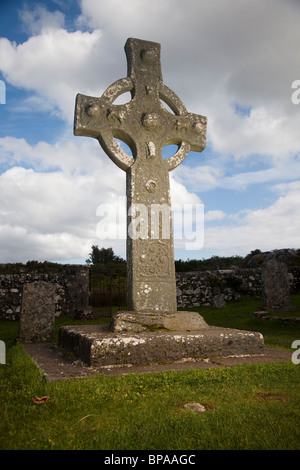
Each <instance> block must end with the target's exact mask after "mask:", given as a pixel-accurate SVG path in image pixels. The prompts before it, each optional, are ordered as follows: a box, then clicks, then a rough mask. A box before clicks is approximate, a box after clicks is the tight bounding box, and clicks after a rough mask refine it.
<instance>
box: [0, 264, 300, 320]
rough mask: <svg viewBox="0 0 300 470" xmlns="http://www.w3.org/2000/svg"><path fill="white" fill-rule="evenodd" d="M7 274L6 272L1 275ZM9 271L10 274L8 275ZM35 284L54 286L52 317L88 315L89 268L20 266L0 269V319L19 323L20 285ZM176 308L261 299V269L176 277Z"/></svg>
mask: <svg viewBox="0 0 300 470" xmlns="http://www.w3.org/2000/svg"><path fill="white" fill-rule="evenodd" d="M5 271H7V272H5ZM8 271H10V272H8ZM35 281H46V282H51V283H52V284H54V286H55V315H56V316H60V315H62V314H64V315H71V316H75V317H82V316H87V315H89V312H88V304H89V282H90V268H89V267H87V266H75V265H69V266H63V267H61V268H60V269H59V272H56V273H55V272H52V273H41V272H30V273H29V272H26V269H25V268H24V266H23V267H22V265H21V266H18V267H17V268H16V267H15V269H13V270H12V269H7V270H5V265H2V267H1V269H0V319H7V320H19V318H20V311H21V302H22V293H23V286H24V284H26V283H30V282H35ZM289 281H290V288H291V293H300V267H299V266H294V267H290V268H289ZM176 284H177V304H178V308H179V309H182V308H189V307H200V306H210V305H212V306H214V307H216V308H221V307H223V306H224V305H225V304H226V302H228V301H230V300H235V299H238V298H240V297H244V296H247V295H250V296H254V297H257V298H260V297H261V294H262V292H261V269H260V268H249V269H228V270H218V271H197V272H186V273H177V274H176Z"/></svg>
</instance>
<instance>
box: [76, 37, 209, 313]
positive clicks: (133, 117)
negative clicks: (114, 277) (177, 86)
mask: <svg viewBox="0 0 300 470" xmlns="http://www.w3.org/2000/svg"><path fill="white" fill-rule="evenodd" d="M125 52H126V56H127V62H128V76H127V78H123V79H121V80H118V81H116V82H115V83H114V84H112V85H111V86H110V87H108V88H107V90H106V91H105V92H104V93H103V95H102V97H101V98H95V97H90V96H84V95H81V94H78V95H77V98H76V106H75V118H74V133H75V135H83V136H88V137H94V138H96V139H98V141H99V142H100V144H101V146H102V148H103V149H104V151H105V152H106V153H107V155H108V156H109V157H110V158H111V160H112V161H113V162H114V163H115V164H116V165H117V166H118V167H119V168H121V169H122V170H124V171H126V187H127V189H126V192H127V214H128V217H127V228H128V234H127V294H128V295H127V308H128V310H129V311H143V312H157V313H159V312H176V311H177V302H176V280H175V266H174V248H173V233H172V216H171V200H170V185H169V171H171V170H173V169H174V168H175V167H177V166H178V165H179V164H180V163H181V162H182V161H183V160H184V159H185V158H186V156H187V155H188V153H189V151H190V150H193V151H197V152H201V151H202V150H203V149H204V148H205V145H206V124H207V119H206V117H204V116H198V115H196V114H192V113H189V112H188V111H187V110H186V108H185V106H184V105H183V103H182V102H181V100H180V99H179V98H178V97H177V96H176V94H175V93H174V92H173V91H172V90H170V89H169V88H168V87H167V86H166V85H164V84H163V79H162V73H161V63H160V44H157V43H154V42H150V41H143V40H139V39H133V38H129V39H128V40H127V42H126V44H125ZM128 91H130V92H131V95H132V100H131V101H130V102H129V103H126V104H123V105H114V104H113V103H114V100H115V99H116V98H117V97H118V96H119V95H120V94H122V93H125V92H128ZM161 100H162V101H163V102H165V103H166V104H167V105H168V106H169V107H170V108H171V109H172V111H173V112H174V114H172V113H171V112H169V111H167V109H166V108H165V107H164V106H163V104H162V102H161ZM115 137H117V138H119V139H121V140H122V141H124V142H125V143H126V144H127V145H128V146H129V147H130V149H131V151H132V155H133V157H130V156H129V155H127V154H126V153H125V152H124V151H123V150H122V149H121V147H120V146H119V145H118V144H117V143H116V141H115V139H114V138H115ZM168 144H177V145H178V151H177V152H176V153H175V155H173V156H172V157H170V158H169V159H163V158H162V149H163V147H164V146H165V145H168ZM154 209H155V210H154ZM160 212H162V213H163V215H162V218H161V216H160V214H159V213H160ZM137 214H139V218H138V222H137ZM153 217H154V218H155V220H154V221H153ZM153 222H154V224H153Z"/></svg>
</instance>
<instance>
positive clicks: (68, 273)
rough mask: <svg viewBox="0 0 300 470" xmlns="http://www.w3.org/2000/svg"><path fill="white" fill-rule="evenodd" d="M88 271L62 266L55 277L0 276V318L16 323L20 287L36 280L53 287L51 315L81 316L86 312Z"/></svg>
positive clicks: (20, 293) (83, 267)
mask: <svg viewBox="0 0 300 470" xmlns="http://www.w3.org/2000/svg"><path fill="white" fill-rule="evenodd" d="M21 271H22V269H21ZM89 271H90V270H89V268H88V267H85V266H66V267H65V268H64V269H63V271H62V272H60V273H57V274H53V273H51V274H44V273H24V272H19V273H14V274H0V319H6V320H19V318H20V312H21V303H22V294H23V287H24V285H26V284H28V283H33V282H37V281H43V282H48V283H51V284H53V285H54V292H55V293H54V302H55V316H60V315H62V314H65V315H72V316H75V317H79V316H82V315H84V314H85V312H86V311H87V310H88V296H89Z"/></svg>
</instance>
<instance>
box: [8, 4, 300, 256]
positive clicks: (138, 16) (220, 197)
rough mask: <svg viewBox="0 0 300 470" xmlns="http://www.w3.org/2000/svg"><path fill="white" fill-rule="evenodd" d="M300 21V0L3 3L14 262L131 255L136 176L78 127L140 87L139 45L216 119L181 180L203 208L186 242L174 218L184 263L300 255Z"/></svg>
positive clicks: (179, 202) (175, 189)
mask: <svg viewBox="0 0 300 470" xmlns="http://www.w3.org/2000/svg"><path fill="white" fill-rule="evenodd" d="M299 24H300V1H299V0H185V1H184V2H183V1H182V0H151V1H150V2H149V0H78V1H76V0H47V1H40V2H35V1H34V0H27V1H22V0H9V1H6V0H1V3H0V80H1V81H0V263H14V262H23V263H26V262H27V261H28V260H38V261H45V260H47V261H55V262H60V263H83V264H84V263H85V260H86V259H87V258H88V256H89V253H90V252H91V246H92V245H98V246H99V247H105V248H108V247H112V248H113V250H114V252H115V254H117V255H118V256H121V257H124V258H125V256H126V241H125V233H126V230H125V220H126V219H125V194H126V175H125V172H124V171H122V170H120V169H119V168H118V167H117V166H115V164H114V163H113V162H112V161H111V160H110V159H109V157H108V156H107V155H106V154H105V153H104V151H103V150H102V148H101V146H100V145H99V143H98V142H97V140H96V139H92V138H87V137H78V136H74V135H73V120H74V107H75V98H76V95H77V93H81V94H85V95H89V96H96V97H100V96H101V95H102V93H103V92H104V91H105V90H106V88H107V87H108V86H109V85H111V84H112V83H113V82H115V81H116V80H118V79H120V78H123V77H126V75H127V63H126V56H125V53H124V45H125V42H126V40H127V38H129V37H133V38H139V39H145V40H149V41H154V42H158V43H160V44H161V64H162V75H163V81H164V83H165V85H167V86H168V87H169V88H171V90H173V91H174V92H175V93H176V95H177V96H178V97H179V98H180V99H181V100H182V102H183V103H184V105H185V107H186V108H187V110H188V111H189V112H192V113H196V114H199V115H203V116H207V120H208V125H207V145H206V148H205V150H204V151H203V152H201V153H198V152H190V153H189V155H188V156H187V158H186V159H185V161H184V162H183V163H182V164H181V165H180V166H178V167H177V168H176V169H175V170H173V171H172V172H170V186H171V199H172V204H173V206H172V207H173V208H175V209H176V208H178V207H193V208H198V209H199V219H195V220H194V223H193V224H190V233H189V234H188V228H186V231H185V227H187V225H189V222H188V218H187V219H186V220H185V225H183V227H181V228H182V230H181V232H182V231H183V232H184V236H183V237H182V236H180V235H178V236H175V231H176V230H177V229H176V227H177V224H179V228H180V223H181V224H182V223H183V222H182V220H183V219H180V217H179V218H178V217H177V216H178V214H177V216H176V213H175V209H174V251H175V259H183V260H184V259H203V258H209V257H211V256H213V255H215V256H235V255H238V256H245V255H247V254H248V253H250V252H251V251H252V250H256V249H260V250H262V251H269V250H274V249H279V248H300V240H299V238H300V47H299V44H300V28H299ZM124 99H125V100H126V97H125V96H124ZM127 99H128V98H127ZM120 145H121V146H122V145H123V144H122V143H120ZM123 148H124V149H125V150H126V148H125V147H123ZM164 152H166V153H164V158H166V156H168V155H169V153H168V152H171V153H172V152H174V149H172V148H169V149H166V150H165V151H164ZM184 205H186V206H184ZM105 208H108V212H105ZM195 210H196V209H195ZM195 214H197V212H194V217H195V216H196V215H195ZM181 232H180V233H181ZM178 233H179V232H178ZM189 236H192V237H193V236H194V238H195V243H193V238H191V239H190V240H188V237H189ZM191 240H192V243H188V242H189V241H191Z"/></svg>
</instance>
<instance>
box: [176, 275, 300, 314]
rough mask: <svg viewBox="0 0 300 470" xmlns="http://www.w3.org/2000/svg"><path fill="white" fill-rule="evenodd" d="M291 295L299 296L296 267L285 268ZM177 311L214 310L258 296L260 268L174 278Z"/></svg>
mask: <svg viewBox="0 0 300 470" xmlns="http://www.w3.org/2000/svg"><path fill="white" fill-rule="evenodd" d="M289 282H290V289H291V293H300V267H299V266H294V267H290V268H289ZM176 283H177V304H178V308H189V307H200V306H210V305H212V306H214V307H216V308H221V307H223V306H224V305H225V304H226V302H228V301H230V300H236V299H238V298H240V297H245V296H247V295H250V296H254V297H256V298H260V297H261V295H262V286H261V268H248V269H228V270H218V271H197V272H187V273H177V274H176Z"/></svg>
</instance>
